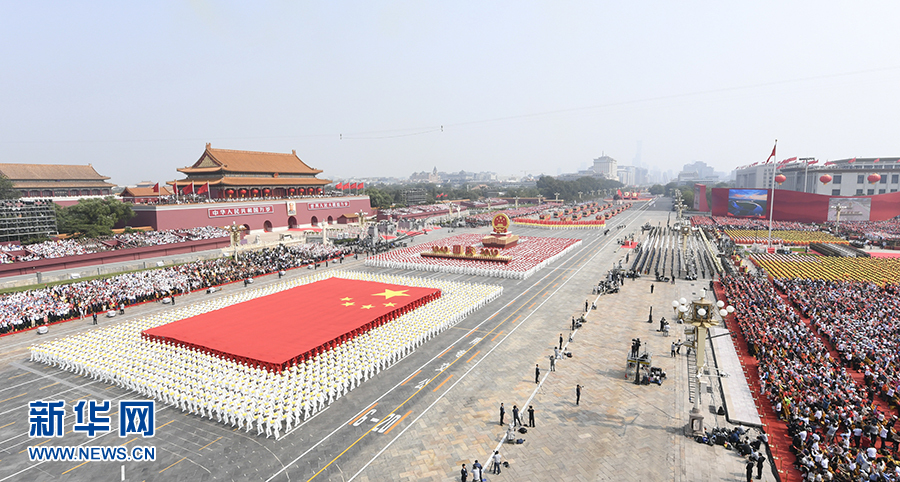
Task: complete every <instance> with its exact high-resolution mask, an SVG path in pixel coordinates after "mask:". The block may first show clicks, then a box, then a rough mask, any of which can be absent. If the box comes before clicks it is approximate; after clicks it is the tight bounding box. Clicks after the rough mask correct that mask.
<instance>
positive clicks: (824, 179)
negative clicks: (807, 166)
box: [819, 174, 832, 184]
mask: <svg viewBox="0 0 900 482" xmlns="http://www.w3.org/2000/svg"><path fill="white" fill-rule="evenodd" d="M831 179H832V177H831V176H830V175H828V174H822V177H820V178H819V180H820V181H822V184H828V183H829V182H831Z"/></svg>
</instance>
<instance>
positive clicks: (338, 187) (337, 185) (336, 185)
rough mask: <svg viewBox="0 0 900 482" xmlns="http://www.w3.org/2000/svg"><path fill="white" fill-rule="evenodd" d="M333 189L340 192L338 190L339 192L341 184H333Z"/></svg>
mask: <svg viewBox="0 0 900 482" xmlns="http://www.w3.org/2000/svg"><path fill="white" fill-rule="evenodd" d="M334 188H335V189H337V190H338V191H340V190H341V183H337V184H335V185H334Z"/></svg>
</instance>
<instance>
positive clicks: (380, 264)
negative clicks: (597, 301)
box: [365, 240, 581, 279]
mask: <svg viewBox="0 0 900 482" xmlns="http://www.w3.org/2000/svg"><path fill="white" fill-rule="evenodd" d="M579 245H581V240H577V241H576V242H575V243H573V244H571V245H569V246H568V247H566V248H564V249H563V250H561V251H560V252H559V253H557V254H555V255H553V256H550V257H548V258H545V259H542V260H540V261H538V262H537V263H535V264H531V263H517V262H516V259H515V257H513V260H512V261H511V262H509V263H508V264H506V265H498V264H494V263H493V262H490V261H474V260H464V259H447V258H423V257H421V256H418V254H416V257H415V258H410V257H409V256H404V255H402V254H399V253H397V254H396V256H395V253H396V252H391V251H389V252H387V253H382V254H379V255H377V256H370V257H369V258H367V259H366V262H365V265H366V266H372V267H376V268H389V269H409V270H418V271H437V272H441V273H451V274H465V275H470V276H489V277H492V278H510V279H526V278H528V277H529V276H531V275H533V274H534V273H535V272H537V271H538V270H540V269H542V268H544V267H545V266H547V265H548V264H550V263H552V262H554V261H556V260H557V259H559V258H560V257H562V256H565V255H566V254H568V253H569V252H570V251H572V250H573V249H575V248H577V247H578V246H579Z"/></svg>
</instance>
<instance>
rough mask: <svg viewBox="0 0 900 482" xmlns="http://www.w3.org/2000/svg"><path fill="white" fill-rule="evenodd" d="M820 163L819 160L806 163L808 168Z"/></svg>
mask: <svg viewBox="0 0 900 482" xmlns="http://www.w3.org/2000/svg"><path fill="white" fill-rule="evenodd" d="M818 163H819V160H818V159H816V160H813V161H806V165H807V166H812V165H813V164H818Z"/></svg>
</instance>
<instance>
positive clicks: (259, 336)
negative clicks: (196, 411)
mask: <svg viewBox="0 0 900 482" xmlns="http://www.w3.org/2000/svg"><path fill="white" fill-rule="evenodd" d="M440 296H441V290H439V289H437V288H415V287H411V286H401V285H392V284H386V283H376V282H373V281H361V280H349V279H342V278H329V279H325V280H322V281H316V282H314V283H310V284H306V285H301V286H298V287H296V288H292V289H289V290H285V291H281V292H278V293H274V294H271V295H268V296H261V297H259V298H255V299H252V300H249V301H245V302H243V303H238V304H236V305H231V306H228V307H226V308H222V309H220V310H215V311H211V312H208V313H204V314H201V315H197V316H193V317H191V318H185V319H183V320H178V321H174V322H172V323H169V324H166V325H162V326H158V327H156V328H151V329H149V330H146V331H144V332H143V336H144V337H146V338H149V339H151V340H156V341H165V342H169V343H176V344H183V345H187V346H190V347H193V348H195V349H199V350H203V351H206V352H210V353H213V354H216V355H222V356H225V357H227V358H230V359H234V360H237V361H242V362H245V363H249V364H251V365H259V366H263V367H266V368H269V369H270V370H282V369H284V368H286V367H288V366H291V365H293V364H295V363H298V362H301V361H303V360H305V359H307V358H311V357H313V356H315V355H316V354H318V353H322V352H324V351H327V350H329V349H331V348H334V346H335V345H338V344H340V343H343V342H345V341H347V340H350V339H352V338H355V337H356V336H359V335H360V334H363V333H365V332H367V331H369V330H371V329H373V328H377V327H378V326H381V325H383V324H385V323H387V322H389V321H391V320H393V319H395V318H397V317H398V316H400V315H402V314H404V313H408V312H410V311H412V310H414V309H416V308H419V307H421V306H424V305H425V304H427V303H429V302H431V301H433V300H436V299H438V298H440ZM261 318H262V319H261Z"/></svg>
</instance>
